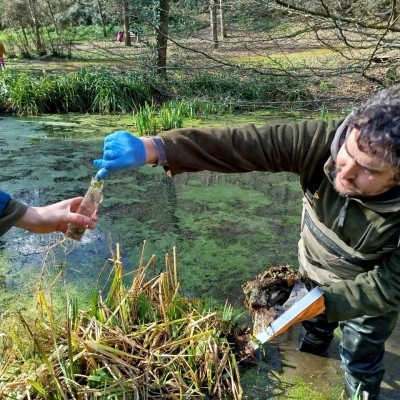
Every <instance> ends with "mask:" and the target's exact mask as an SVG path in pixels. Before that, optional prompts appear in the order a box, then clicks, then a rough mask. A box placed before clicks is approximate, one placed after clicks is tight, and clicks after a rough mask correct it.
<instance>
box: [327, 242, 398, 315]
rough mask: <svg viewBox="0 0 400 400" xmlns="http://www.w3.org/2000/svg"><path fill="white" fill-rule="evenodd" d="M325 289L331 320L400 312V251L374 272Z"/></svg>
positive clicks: (390, 256) (389, 256)
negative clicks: (394, 311) (392, 311)
mask: <svg viewBox="0 0 400 400" xmlns="http://www.w3.org/2000/svg"><path fill="white" fill-rule="evenodd" d="M323 289H324V300H325V306H326V314H327V317H328V321H343V320H347V319H352V318H357V317H360V316H362V315H371V316H376V315H382V314H384V313H387V312H388V311H391V310H399V309H400V250H395V251H393V252H392V253H390V255H388V256H387V257H385V258H384V259H383V260H382V261H381V263H380V264H378V265H376V266H375V268H374V269H373V270H371V271H368V272H364V273H362V274H359V275H358V276H357V277H356V278H355V279H354V280H353V281H352V280H342V281H339V282H335V283H333V284H332V285H330V286H327V287H324V288H323Z"/></svg>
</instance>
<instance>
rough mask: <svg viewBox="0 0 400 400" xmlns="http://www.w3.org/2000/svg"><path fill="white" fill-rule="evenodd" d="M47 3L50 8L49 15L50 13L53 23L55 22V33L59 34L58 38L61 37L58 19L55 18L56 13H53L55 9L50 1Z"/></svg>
mask: <svg viewBox="0 0 400 400" xmlns="http://www.w3.org/2000/svg"><path fill="white" fill-rule="evenodd" d="M46 3H47V7H48V8H49V13H50V17H51V21H52V22H53V25H54V29H55V31H56V34H57V36H60V32H59V30H58V26H57V23H56V19H55V18H54V13H53V9H52V8H51V4H50V1H49V0H46Z"/></svg>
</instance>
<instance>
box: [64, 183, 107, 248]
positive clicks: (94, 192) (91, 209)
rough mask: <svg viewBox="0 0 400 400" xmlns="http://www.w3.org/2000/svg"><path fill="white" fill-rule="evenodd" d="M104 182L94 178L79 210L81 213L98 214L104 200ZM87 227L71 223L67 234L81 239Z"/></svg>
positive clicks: (75, 238) (87, 214) (71, 237)
mask: <svg viewBox="0 0 400 400" xmlns="http://www.w3.org/2000/svg"><path fill="white" fill-rule="evenodd" d="M103 184H104V181H103V180H101V181H99V180H97V179H95V178H92V181H91V182H90V186H89V189H88V190H87V192H86V194H85V197H84V198H83V200H82V203H81V204H80V206H79V208H78V211H77V212H78V213H79V214H82V215H86V216H87V217H90V218H92V217H93V216H94V215H95V214H96V212H97V210H98V208H99V206H100V203H101V201H102V200H103ZM86 229H87V226H83V225H76V224H69V225H68V230H67V233H66V235H67V237H69V238H70V239H74V240H81V238H82V236H83V234H84V233H85V231H86Z"/></svg>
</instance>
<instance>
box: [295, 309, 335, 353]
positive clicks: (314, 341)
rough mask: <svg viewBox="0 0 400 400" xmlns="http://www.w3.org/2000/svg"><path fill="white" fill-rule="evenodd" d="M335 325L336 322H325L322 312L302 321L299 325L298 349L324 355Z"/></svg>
mask: <svg viewBox="0 0 400 400" xmlns="http://www.w3.org/2000/svg"><path fill="white" fill-rule="evenodd" d="M337 326H338V324H337V322H332V323H329V322H327V320H326V317H325V315H324V314H320V315H317V316H316V317H314V318H312V319H310V320H308V321H304V322H303V323H302V326H301V331H300V336H299V347H298V349H299V350H300V351H304V352H306V353H311V354H315V355H318V356H325V355H326V354H327V352H328V347H329V345H330V343H331V341H332V339H333V331H334V330H335V329H336V327H337Z"/></svg>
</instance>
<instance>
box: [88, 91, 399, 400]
mask: <svg viewBox="0 0 400 400" xmlns="http://www.w3.org/2000/svg"><path fill="white" fill-rule="evenodd" d="M146 163H148V164H158V165H163V166H164V168H165V170H166V171H168V173H169V174H170V175H171V176H173V175H176V174H179V173H181V172H185V171H192V172H195V171H201V170H211V171H219V172H227V173H234V172H248V171H267V172H279V171H289V172H293V173H296V174H298V175H299V177H300V183H301V186H302V190H303V194H304V199H303V216H302V224H301V237H300V241H299V262H300V269H301V270H302V271H303V272H304V273H305V274H306V275H307V277H308V285H309V287H310V288H311V287H313V286H316V285H318V286H320V287H321V288H322V289H323V292H324V295H323V300H322V302H323V305H322V306H321V304H320V305H319V308H318V309H316V311H315V314H314V315H312V317H313V318H311V319H310V320H307V321H304V322H303V324H302V330H301V337H300V345H299V349H300V350H301V351H307V352H311V353H314V354H320V355H323V354H325V353H326V351H327V349H328V346H329V343H330V342H331V339H332V337H333V330H334V329H335V328H336V327H337V326H338V325H339V326H340V328H341V329H342V332H343V339H342V341H341V346H340V351H341V358H342V368H343V370H344V372H345V390H346V393H347V395H348V396H349V398H351V397H352V396H353V395H354V393H355V392H356V391H357V388H358V387H359V386H360V388H361V391H364V392H366V393H368V396H369V397H368V399H369V400H375V399H378V396H379V391H380V384H381V381H382V379H383V375H384V369H383V362H382V360H383V355H384V344H385V341H386V340H387V339H388V337H389V336H390V335H391V333H392V332H393V329H394V328H395V325H396V321H397V316H398V310H399V307H400V229H399V227H400V186H399V183H400V87H399V86H397V87H393V88H391V89H388V90H384V91H382V92H380V93H378V94H377V95H376V96H374V97H373V98H371V99H370V100H369V101H367V102H366V103H365V104H363V105H361V106H360V107H358V108H357V109H355V110H354V111H353V112H352V113H351V114H350V115H349V116H348V117H347V118H346V120H345V121H339V122H335V121H330V122H324V121H315V120H312V121H303V122H299V123H288V124H282V125H266V126H263V127H255V126H253V125H248V126H244V127H237V128H220V129H202V128H200V129H193V128H188V129H176V130H172V131H168V132H165V133H163V134H161V135H160V136H157V137H148V138H143V139H139V138H137V137H135V136H133V135H131V134H129V133H128V132H123V131H119V132H115V133H113V134H111V135H109V136H107V137H106V138H105V142H104V153H103V158H102V159H100V160H95V161H94V164H95V166H96V167H98V168H100V170H99V171H98V173H97V178H99V179H103V178H104V177H106V176H107V175H108V174H109V173H111V172H113V171H117V170H120V169H124V168H138V167H140V166H142V165H144V164H146ZM322 310H325V312H323V313H321V311H322Z"/></svg>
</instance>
